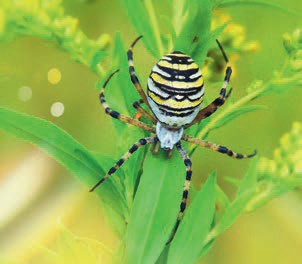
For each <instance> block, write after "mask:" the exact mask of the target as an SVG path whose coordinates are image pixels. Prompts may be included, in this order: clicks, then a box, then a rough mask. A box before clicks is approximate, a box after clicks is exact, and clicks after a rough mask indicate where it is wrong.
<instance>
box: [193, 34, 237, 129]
mask: <svg viewBox="0 0 302 264" xmlns="http://www.w3.org/2000/svg"><path fill="white" fill-rule="evenodd" d="M216 42H217V44H218V46H219V49H220V50H221V52H222V55H223V57H224V59H225V61H226V63H227V65H226V71H225V77H224V81H223V85H222V88H221V90H220V94H219V97H217V98H216V99H215V100H214V101H213V102H212V103H210V104H209V105H208V106H207V107H205V108H204V109H201V110H200V111H199V113H198V114H197V116H196V117H195V119H194V120H193V122H192V123H191V124H189V125H188V126H192V125H193V124H196V123H199V122H200V121H201V120H203V119H205V118H207V117H209V116H210V115H212V114H213V113H214V112H216V110H217V109H218V108H219V107H220V106H222V105H223V104H224V103H225V101H226V100H227V99H228V97H229V96H230V94H231V92H232V88H231V89H230V90H229V92H228V93H226V88H227V86H228V84H229V82H230V79H231V74H232V67H231V65H230V62H229V59H228V57H227V55H226V53H225V51H224V49H223V47H222V45H221V44H220V42H219V41H218V40H217V39H216Z"/></svg>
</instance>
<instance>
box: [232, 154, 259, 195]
mask: <svg viewBox="0 0 302 264" xmlns="http://www.w3.org/2000/svg"><path fill="white" fill-rule="evenodd" d="M258 162H259V159H258V158H257V157H254V158H253V160H252V162H251V164H250V166H249V169H248V171H247V172H246V174H245V176H244V178H243V179H242V181H241V183H240V185H239V188H238V190H237V195H238V196H239V195H241V194H243V193H244V192H246V191H248V190H249V189H251V188H254V186H255V185H256V184H257V178H258V168H257V164H258Z"/></svg>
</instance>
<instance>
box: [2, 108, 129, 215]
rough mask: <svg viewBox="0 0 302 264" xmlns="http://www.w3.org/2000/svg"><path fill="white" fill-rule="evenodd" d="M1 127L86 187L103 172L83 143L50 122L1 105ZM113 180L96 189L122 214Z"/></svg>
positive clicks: (122, 204)
mask: <svg viewBox="0 0 302 264" xmlns="http://www.w3.org/2000/svg"><path fill="white" fill-rule="evenodd" d="M0 129H3V130H4V131H6V132H8V133H11V134H13V135H15V136H17V137H18V138H20V139H22V140H25V141H28V142H30V143H31V144H34V145H36V146H38V147H40V148H41V149H42V150H44V151H45V152H46V153H48V154H49V155H50V156H52V157H53V158H54V159H56V160H57V161H58V162H60V163H61V164H62V165H64V166H65V167H66V168H67V169H68V170H70V171H71V172H72V173H73V174H74V175H75V176H76V177H77V178H78V179H79V180H80V181H81V182H83V183H84V184H86V185H87V186H88V187H92V186H93V185H94V184H95V183H96V182H97V181H98V180H99V179H100V178H101V177H103V176H104V175H105V174H106V171H105V170H104V168H103V167H102V166H100V165H99V164H98V162H97V161H96V159H95V158H94V156H93V155H92V154H91V153H90V152H89V151H88V150H87V149H86V148H85V147H84V146H82V145H81V144H80V143H79V142H77V141H76V140H75V139H74V138H73V137H72V136H70V135H69V134H68V133H67V132H65V131H64V130H62V129H61V128H59V127H57V126H56V125H54V124H52V123H51V122H48V121H45V120H42V119H39V118H37V117H33V116H30V115H26V114H21V113H17V112H14V111H12V110H9V109H6V108H3V107H0ZM106 170H107V168H106ZM112 180H114V179H108V180H107V181H106V182H104V184H103V186H102V187H100V188H98V189H96V190H95V192H96V193H98V194H99V195H100V196H101V197H104V199H107V201H108V202H110V204H111V205H112V206H113V208H114V209H115V210H116V211H117V212H119V214H121V212H123V211H126V205H125V204H126V202H125V199H124V196H123V193H122V192H121V190H120V189H119V188H118V185H117V184H115V183H113V182H112ZM87 191H88V190H87Z"/></svg>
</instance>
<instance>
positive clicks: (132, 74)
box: [127, 36, 150, 108]
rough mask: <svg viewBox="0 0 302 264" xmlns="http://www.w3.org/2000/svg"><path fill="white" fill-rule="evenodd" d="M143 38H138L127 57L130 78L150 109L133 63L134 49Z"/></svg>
mask: <svg viewBox="0 0 302 264" xmlns="http://www.w3.org/2000/svg"><path fill="white" fill-rule="evenodd" d="M142 37H143V36H139V37H138V38H136V39H135V40H134V42H133V43H132V44H131V46H130V48H129V49H128V51H127V57H128V65H129V73H130V78H131V81H132V83H133V84H134V86H135V88H136V90H137V91H138V93H139V94H140V96H141V98H142V99H143V101H144V102H145V104H146V105H147V106H148V107H149V108H150V106H149V103H148V100H147V96H146V94H145V92H144V90H143V88H142V86H141V84H140V82H139V80H138V78H137V76H136V74H135V69H134V63H133V51H132V49H133V47H134V46H135V44H136V43H137V42H138V41H139V40H140V39H141V38H142Z"/></svg>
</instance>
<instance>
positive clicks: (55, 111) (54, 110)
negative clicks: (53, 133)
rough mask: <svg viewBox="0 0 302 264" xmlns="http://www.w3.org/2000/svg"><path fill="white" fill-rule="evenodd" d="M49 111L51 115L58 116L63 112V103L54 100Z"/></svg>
mask: <svg viewBox="0 0 302 264" xmlns="http://www.w3.org/2000/svg"><path fill="white" fill-rule="evenodd" d="M50 113H51V115H52V116H55V117H60V116H61V115H63V114H64V105H63V104H62V103H61V102H55V103H53V104H52V106H51V108H50Z"/></svg>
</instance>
